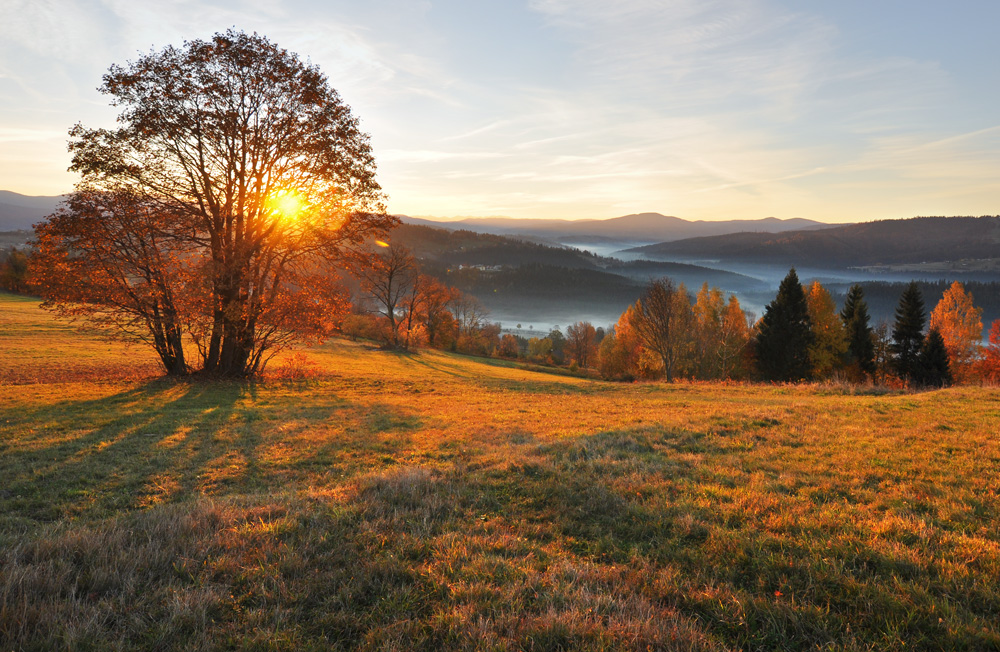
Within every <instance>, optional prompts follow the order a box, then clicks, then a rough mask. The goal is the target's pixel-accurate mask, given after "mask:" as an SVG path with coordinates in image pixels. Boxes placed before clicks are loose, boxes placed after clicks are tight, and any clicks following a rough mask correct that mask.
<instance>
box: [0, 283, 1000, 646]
mask: <svg viewBox="0 0 1000 652" xmlns="http://www.w3.org/2000/svg"><path fill="white" fill-rule="evenodd" d="M12 314H13V315H15V317H13V318H12V317H10V315H12ZM0 342H3V343H8V342H14V343H16V347H14V348H13V349H9V348H7V347H6V346H3V347H0V377H2V378H10V377H11V376H10V375H9V374H10V369H11V368H13V367H15V366H16V367H18V368H22V367H23V369H25V370H28V371H23V373H27V374H30V369H32V368H34V366H35V362H34V361H39V362H38V365H37V366H38V367H39V368H47V369H52V370H55V369H62V370H63V373H62V374H55V373H48V372H47V373H46V374H41V373H39V374H38V375H36V376H33V377H32V378H33V380H32V382H31V383H29V384H25V383H21V384H11V383H10V382H9V381H8V384H6V385H5V386H3V387H0V391H2V392H3V398H2V401H0V477H2V478H3V483H2V485H0V649H3V650H6V649H37V650H47V649H56V648H67V649H95V650H96V649H100V650H104V649H220V648H226V649H231V648H239V649H317V650H320V649H345V650H348V649H350V650H367V649H379V650H395V649H398V650H412V649H423V650H440V649H455V650H473V649H475V650H485V649H491V650H522V649H523V650H570V649H574V650H575V649H584V650H621V649H625V650H629V649H634V650H646V649H692V650H715V649H719V650H722V649H748V650H775V649H788V650H805V649H831V650H834V649H836V650H872V649H878V650H910V649H922V650H940V649H954V650H967V649H982V650H988V649H997V648H998V647H1000V628H998V623H997V619H996V614H997V613H1000V588H998V586H1000V518H998V516H1000V514H998V504H1000V503H998V502H997V491H998V487H1000V482H998V480H1000V477H998V476H1000V444H998V441H997V434H996V433H997V432H998V431H1000V392H998V391H995V390H989V389H981V388H957V389H949V390H945V391H938V392H928V393H922V394H888V395H878V394H877V393H860V394H852V393H851V392H850V391H847V390H846V389H845V388H843V387H840V386H836V385H827V386H812V387H795V386H779V387H763V386H750V385H739V384H730V385H713V384H705V383H701V384H677V385H674V386H666V385H658V384H637V385H618V384H610V383H603V382H599V381H593V380H588V379H583V378H573V377H566V376H553V375H546V374H542V373H536V372H532V371H526V370H523V369H519V368H516V367H512V366H509V365H503V364H490V363H484V362H480V361H475V360H471V359H467V358H461V357H456V356H450V355H446V354H441V353H434V352H428V353H422V354H420V355H400V354H392V353H385V352H376V351H368V350H365V349H363V348H362V347H360V346H358V345H354V344H350V343H345V342H334V343H331V344H330V345H328V346H325V347H322V348H320V349H316V350H313V351H310V352H309V353H308V360H307V359H305V358H302V357H298V358H291V359H290V360H289V362H288V363H287V364H285V365H284V366H282V363H281V361H278V364H277V365H276V366H275V369H284V370H286V371H282V372H281V373H277V374H276V376H277V377H278V378H275V379H273V380H270V381H268V382H265V383H258V384H254V385H243V384H236V383H217V384H199V383H177V382H169V381H164V380H157V379H154V378H146V379H141V380H135V379H123V378H122V377H121V376H118V377H115V376H114V374H111V375H108V376H101V377H100V378H95V379H87V380H81V379H80V376H79V375H78V374H80V373H81V372H80V371H79V369H80V367H79V366H78V363H77V358H79V359H80V360H82V361H83V364H84V367H86V365H87V364H89V363H90V362H93V363H94V364H105V363H104V362H102V361H103V359H104V356H105V355H106V354H107V353H108V352H110V353H112V354H116V353H117V352H118V351H119V349H117V348H116V347H114V346H113V345H107V344H104V343H101V342H97V341H94V340H88V339H85V338H80V337H79V336H77V335H75V334H74V333H73V332H72V331H71V330H69V329H66V328H65V327H62V326H60V325H58V324H55V323H52V322H51V321H49V320H48V319H47V318H46V317H45V316H43V315H39V313H38V312H37V311H36V310H35V308H34V306H33V305H32V304H30V303H26V302H19V301H12V300H10V299H9V298H7V297H2V298H0ZM100 347H109V348H108V349H102V348H100ZM12 350H13V351H14V353H12V352H11V351H12ZM130 355H131V354H130ZM130 359H131V358H130ZM46 365H48V366H46ZM111 366H113V364H111ZM300 370H305V371H304V372H300ZM94 380H100V382H93V381H94Z"/></svg>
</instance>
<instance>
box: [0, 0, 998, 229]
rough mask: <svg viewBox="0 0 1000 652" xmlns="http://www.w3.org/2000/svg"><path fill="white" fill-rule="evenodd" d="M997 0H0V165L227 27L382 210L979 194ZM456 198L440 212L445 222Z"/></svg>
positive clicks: (28, 163)
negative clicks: (293, 93) (345, 155)
mask: <svg viewBox="0 0 1000 652" xmlns="http://www.w3.org/2000/svg"><path fill="white" fill-rule="evenodd" d="M998 20H1000V5H997V4H996V3H991V2H986V1H985V0H977V1H974V2H967V3H963V4H962V5H960V6H957V7H954V6H947V7H946V6H943V5H942V6H936V5H934V6H919V5H918V6H914V5H912V3H904V2H902V1H901V0H892V1H890V2H884V3H879V4H878V5H877V6H870V3H863V2H846V3H838V4H837V5H836V6H825V5H824V6H813V7H809V8H807V9H803V8H802V7H801V6H800V5H799V4H797V3H794V2H792V1H791V0H751V2H743V1H739V2H738V1H737V0H720V2H718V3H714V4H712V5H710V6H707V7H706V6H704V5H702V4H701V3H696V2H690V1H687V0H685V1H678V2H674V3H670V4H669V5H667V6H663V5H661V4H660V3H653V4H650V3H648V2H642V1H641V0H631V1H629V2H625V3H618V4H616V5H615V6H613V7H610V6H607V5H605V4H604V3H597V2H592V1H590V0H565V1H559V2H556V1H554V0H531V1H530V2H525V3H520V4H513V3H504V4H503V5H501V6H467V5H466V3H461V2H457V1H453V0H448V1H443V2H434V3H422V4H419V5H417V4H415V3H408V2H403V1H402V0H379V1H377V2H373V3H365V4H364V5H363V6H358V5H357V3H350V2H346V1H341V2H333V3H317V2H313V1H311V0H302V1H301V2H298V3H297V4H296V5H295V6H287V5H283V6H280V7H278V6H271V7H268V6H263V5H260V4H259V3H255V2H249V1H246V2H232V1H223V2H220V3H217V4H215V5H213V6H204V5H199V6H197V7H190V6H186V5H184V6H182V5H180V4H177V3H161V4H160V5H157V6H155V7H147V8H145V9H143V10H142V11H139V10H135V9H134V8H131V7H129V6H128V5H120V4H115V3H103V4H101V5H98V6H94V7H90V8H84V7H81V6H78V5H77V4H76V3H65V2H61V1H59V0H50V1H49V2H38V3H31V4H30V5H25V6H18V7H17V8H15V7H13V6H8V7H5V8H0V34H3V36H4V38H3V39H2V40H0V84H2V85H3V87H4V89H5V92H4V93H2V94H0V142H2V143H3V144H4V147H3V149H2V150H0V178H3V179H4V185H5V186H6V187H8V188H9V189H10V190H11V191H12V192H17V193H19V194H23V195H27V196H53V195H57V194H60V193H62V192H65V191H66V190H67V189H68V188H71V187H72V186H73V184H74V182H75V176H74V175H72V174H70V173H68V172H66V167H67V165H68V163H69V154H68V153H67V152H66V141H67V135H66V134H67V130H68V129H69V128H70V127H71V126H72V125H73V124H75V123H77V122H80V123H82V124H84V125H86V126H88V127H95V128H96V127H107V128H109V127H112V126H113V125H114V119H115V116H116V111H115V110H114V109H113V108H112V107H109V106H108V105H107V102H106V98H104V97H102V96H101V95H100V94H99V93H98V92H97V91H96V90H95V87H96V86H98V85H99V83H100V81H101V75H102V74H103V73H104V72H106V71H107V69H108V68H109V66H111V65H113V64H124V63H125V62H126V61H128V60H131V59H135V57H136V55H137V54H141V53H143V52H148V51H150V50H155V51H160V50H162V49H163V48H164V47H166V46H168V45H174V46H179V45H181V44H182V43H183V41H184V40H191V39H197V38H207V37H209V36H210V35H211V34H212V33H214V32H218V31H221V30H224V29H226V28H227V27H229V26H235V27H236V28H237V29H241V30H245V31H247V32H253V31H257V32H259V33H261V34H263V35H265V36H266V37H267V38H269V39H270V40H272V41H273V42H275V43H277V44H278V45H279V46H280V47H283V48H287V49H288V50H289V51H292V52H295V53H297V54H298V55H299V56H300V57H301V58H302V59H303V60H310V61H311V62H312V63H314V64H316V65H318V66H319V67H320V69H321V70H322V71H323V72H324V73H325V74H326V75H327V76H328V77H329V79H330V84H331V86H333V87H334V88H335V89H337V91H338V92H339V93H340V94H341V96H342V97H343V98H344V100H345V102H346V103H347V104H349V105H350V106H351V107H352V111H353V113H354V115H355V116H356V117H357V118H358V119H359V120H360V122H361V126H362V129H363V130H364V131H366V132H367V133H369V134H370V136H371V142H372V147H373V150H374V154H375V160H376V163H377V165H378V170H379V172H378V179H379V182H380V183H381V185H382V187H383V188H384V189H385V191H386V193H387V195H388V210H389V212H391V213H397V214H406V215H412V216H441V217H437V219H439V220H441V221H454V220H456V219H462V218H463V217H476V218H487V217H501V216H502V217H509V218H511V219H560V220H572V221H575V220H580V219H612V218H613V217H614V216H623V215H629V214H636V213H642V212H656V213H660V214H663V215H670V216H687V217H682V218H681V219H685V220H688V221H699V220H700V221H708V222H712V221H721V220H730V219H742V220H758V219H765V218H766V217H775V218H777V219H782V220H788V219H795V218H801V219H809V220H814V221H817V222H823V223H828V224H838V223H851V222H862V221H874V220H880V219H905V218H908V217H913V216H919V215H992V214H996V213H998V212H1000V210H998V207H997V201H998V196H997V195H998V193H997V192H996V183H995V179H996V178H997V177H998V176H1000V121H998V120H997V118H996V116H995V110H994V108H993V107H995V106H996V105H997V104H998V103H1000V83H998V82H1000V72H998V71H997V70H996V69H995V67H993V66H992V60H993V56H992V52H991V50H990V47H991V43H992V34H991V29H992V25H994V24H996V23H997V22H998ZM460 216H461V217H460Z"/></svg>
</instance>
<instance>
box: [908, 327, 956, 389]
mask: <svg viewBox="0 0 1000 652" xmlns="http://www.w3.org/2000/svg"><path fill="white" fill-rule="evenodd" d="M917 364H918V369H919V372H918V373H919V381H920V382H921V383H922V384H924V385H930V386H932V387H943V386H944V385H950V384H951V381H952V377H951V368H950V366H949V364H948V348H947V347H946V346H945V343H944V337H942V336H941V333H940V331H938V329H936V328H932V329H931V330H930V332H929V333H927V339H925V340H924V344H923V346H922V347H920V357H919V358H918V360H917Z"/></svg>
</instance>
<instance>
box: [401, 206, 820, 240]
mask: <svg viewBox="0 0 1000 652" xmlns="http://www.w3.org/2000/svg"><path fill="white" fill-rule="evenodd" d="M402 219H403V220H404V222H408V223H410V224H421V225H424V226H434V227H438V228H447V229H466V230H469V231H476V232H479V233H493V234H498V235H529V236H536V237H543V238H547V239H550V240H558V241H562V242H584V243H586V242H606V241H608V240H612V241H620V242H629V241H632V242H666V241H673V240H681V239H685V238H695V237H703V236H713V235H721V234H726V233H737V232H742V231H747V232H767V233H781V232H785V231H792V230H807V229H822V228H827V227H828V226H829V225H828V224H823V223H821V222H816V221H814V220H806V219H801V218H793V219H787V220H781V219H778V218H775V217H768V218H764V219H760V220H725V221H720V222H708V221H704V220H695V221H689V220H684V219H681V218H679V217H673V216H670V215H661V214H660V213H637V214H633V215H624V216H622V217H614V218H610V219H605V220H529V219H515V218H509V217H470V218H465V219H462V220H457V221H451V222H444V221H438V220H434V219H427V218H413V217H407V216H402Z"/></svg>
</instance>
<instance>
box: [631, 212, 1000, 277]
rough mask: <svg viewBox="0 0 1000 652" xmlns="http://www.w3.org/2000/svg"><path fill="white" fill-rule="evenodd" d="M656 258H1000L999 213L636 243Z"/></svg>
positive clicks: (833, 263)
mask: <svg viewBox="0 0 1000 652" xmlns="http://www.w3.org/2000/svg"><path fill="white" fill-rule="evenodd" d="M630 251H632V252H635V253H639V254H642V255H644V256H646V257H648V258H652V259H660V260H662V259H670V260H706V259H711V260H725V261H735V262H742V263H767V264H775V265H778V264H781V265H804V264H808V265H810V266H813V267H830V268H844V267H861V266H871V265H888V264H903V263H921V262H934V261H950V260H962V259H985V258H998V257H1000V216H986V217H915V218H911V219H905V220H880V221H876V222H865V223H861V224H847V225H844V226H835V227H830V228H827V229H820V230H808V231H791V232H787V233H781V234H770V233H734V234H729V235H719V236H713V237H703V238H693V239H688V240H680V241H673V242H662V243H659V244H655V245H648V246H643V247H636V248H634V249H631V250H630Z"/></svg>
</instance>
